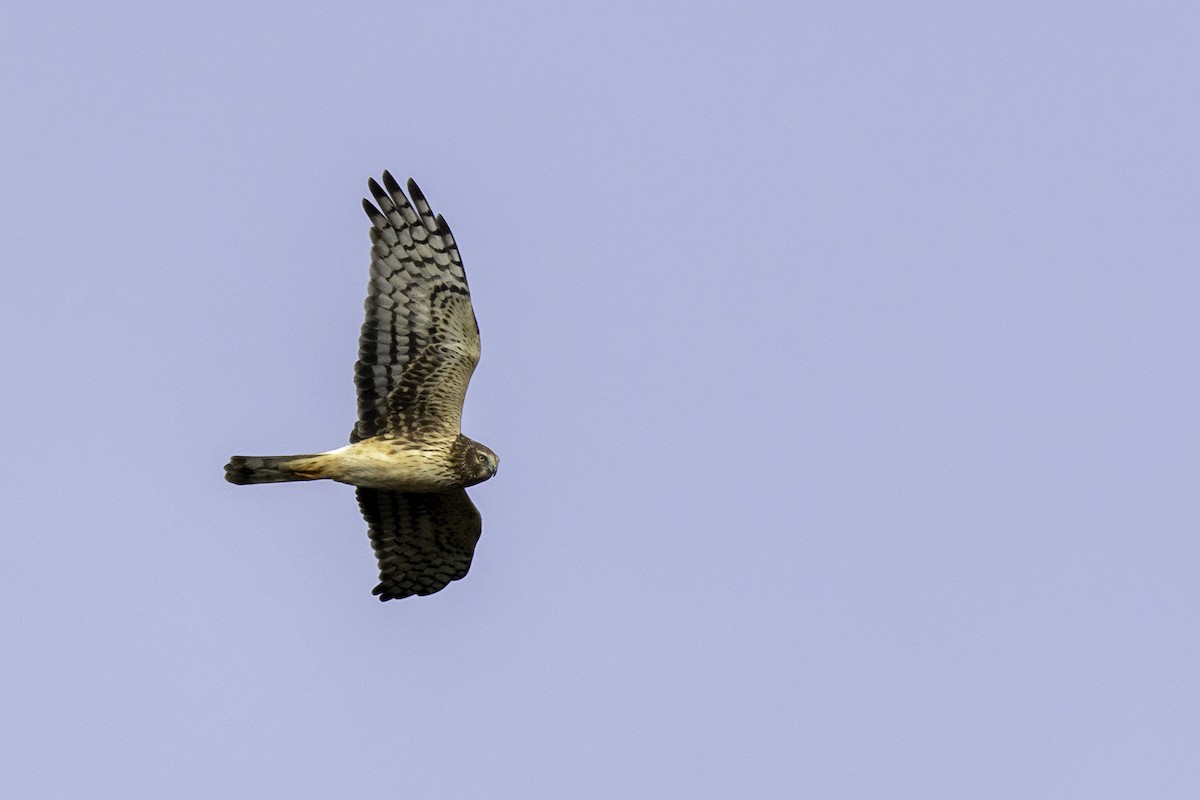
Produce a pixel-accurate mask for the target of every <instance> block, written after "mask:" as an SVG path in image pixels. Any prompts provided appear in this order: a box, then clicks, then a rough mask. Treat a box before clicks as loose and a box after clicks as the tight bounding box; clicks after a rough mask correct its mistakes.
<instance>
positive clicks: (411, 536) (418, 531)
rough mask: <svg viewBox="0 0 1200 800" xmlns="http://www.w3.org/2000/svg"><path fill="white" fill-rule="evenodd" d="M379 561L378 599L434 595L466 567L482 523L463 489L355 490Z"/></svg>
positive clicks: (464, 572) (376, 589)
mask: <svg viewBox="0 0 1200 800" xmlns="http://www.w3.org/2000/svg"><path fill="white" fill-rule="evenodd" d="M358 507H359V508H360V509H362V514H363V517H365V518H366V520H367V525H368V526H369V528H370V535H371V546H372V547H374V548H375V557H376V558H377V559H378V560H379V585H378V586H376V587H375V591H374V593H375V594H377V595H379V599H380V600H395V599H399V598H402V597H409V596H411V595H414V594H421V595H425V594H433V593H434V592H436V591H438V590H440V589H443V588H445V586H446V584H448V583H450V581H456V580H458V579H459V578H461V577H463V576H464V575H466V574H467V570H468V569H470V568H471V557H472V556H473V555H474V554H475V543H476V542H478V541H479V535H480V533H481V532H482V531H483V521H482V518H481V517H480V516H479V511H478V510H476V508H475V504H474V503H472V502H471V498H469V497H467V493H466V492H465V491H463V490H461V489H460V490H458V491H456V492H447V493H445V494H415V493H408V492H388V491H383V490H380V489H363V488H359V489H358Z"/></svg>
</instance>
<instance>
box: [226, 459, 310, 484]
mask: <svg viewBox="0 0 1200 800" xmlns="http://www.w3.org/2000/svg"><path fill="white" fill-rule="evenodd" d="M324 477H325V475H324V474H323V471H322V469H321V456H320V455H319V454H314V453H310V454H308V455H302V456H233V457H232V458H230V459H229V463H228V464H226V465H225V480H227V481H229V482H230V483H236V484H239V485H242V484H247V483H286V482H288V481H315V480H317V479H318V478H324Z"/></svg>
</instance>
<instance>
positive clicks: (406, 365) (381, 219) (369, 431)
mask: <svg viewBox="0 0 1200 800" xmlns="http://www.w3.org/2000/svg"><path fill="white" fill-rule="evenodd" d="M368 186H369V187H370V189H371V194H372V196H373V197H374V198H375V203H374V204H372V203H371V202H370V201H369V200H366V199H364V200H363V208H364V209H365V210H366V212H367V216H368V217H369V218H370V220H371V245H372V246H371V280H370V283H369V285H368V287H367V299H366V302H365V304H364V305H365V307H366V312H367V314H366V321H365V322H364V323H363V326H362V334H361V337H360V339H359V348H358V363H357V364H355V369H354V381H355V384H356V386H357V388H358V422H357V424H356V425H355V426H354V430H353V431H351V433H350V444H349V445H347V446H345V447H339V448H337V449H336V450H330V451H328V452H325V453H312V454H306V455H293V456H233V457H232V458H231V459H230V461H229V463H228V464H226V465H225V479H226V480H228V481H229V482H230V483H237V484H247V483H282V482H285V481H311V480H320V479H322V478H328V479H329V480H334V481H338V482H340V483H348V484H350V485H352V486H355V487H357V493H358V505H359V508H360V509H361V510H362V514H363V516H364V517H365V518H366V521H367V526H368V529H369V534H370V537H371V544H372V546H373V547H374V548H375V556H376V558H377V559H378V561H379V585H378V586H377V587H375V594H376V595H378V596H379V599H380V600H393V599H398V598H402V597H409V596H411V595H414V594H416V595H426V594H433V593H434V592H436V591H438V590H440V589H442V588H444V587H445V586H446V585H447V584H448V583H450V581H454V580H458V579H459V578H462V577H463V576H464V575H466V574H467V570H468V569H469V568H470V566H471V557H472V555H473V554H474V552H475V543H476V542H477V541H478V540H479V534H480V532H481V531H482V522H481V518H480V516H479V512H478V511H477V510H476V508H475V505H474V504H473V503H472V502H471V499H470V498H469V497H467V493H466V491H464V489H465V487H467V486H473V485H475V484H477V483H481V482H482V481H486V480H487V479H488V478H490V477H492V476H493V475H495V474H496V468H497V466H498V464H499V459H497V458H496V454H495V453H493V452H492V451H491V450H489V449H488V448H487V447H484V446H483V445H482V444H480V443H478V442H475V441H472V440H471V439H468V438H467V437H466V436H463V435H462V432H461V430H460V423H461V419H462V407H463V399H464V398H465V396H466V393H467V383H468V382H469V381H470V380H471V373H473V372H474V371H475V365H476V363H478V361H479V326H478V324H477V323H476V321H475V312H474V311H473V310H472V308H471V294H470V291H469V290H468V289H467V276H466V273H465V272H464V271H463V265H462V259H461V257H460V256H459V253H458V247H457V246H456V245H455V243H454V236H453V235H452V234H451V233H450V228H449V227H448V226H447V225H446V220H444V219H443V218H442V216H441V215H440V214H438V215H436V216H435V215H434V214H433V212H432V210H431V209H430V208H429V203H428V202H427V201H426V200H425V196H424V195H423V194H422V193H421V190H420V189H419V188H417V184H416V183H415V182H413V181H412V180H411V179H410V180H409V181H408V197H406V196H405V194H404V191H403V189H401V188H400V184H398V183H397V182H396V180H395V179H394V178H393V177H392V176H391V175H390V174H389V173H387V172H384V173H383V185H382V186H381V185H380V184H379V183H377V182H376V181H375V179H374V178H372V179H371V180H370V181H368ZM409 197H411V198H412V202H409Z"/></svg>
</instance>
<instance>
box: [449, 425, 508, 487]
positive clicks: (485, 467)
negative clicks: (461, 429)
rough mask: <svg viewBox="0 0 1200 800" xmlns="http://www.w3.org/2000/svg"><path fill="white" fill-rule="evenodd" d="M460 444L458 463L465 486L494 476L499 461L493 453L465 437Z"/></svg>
mask: <svg viewBox="0 0 1200 800" xmlns="http://www.w3.org/2000/svg"><path fill="white" fill-rule="evenodd" d="M461 442H462V445H463V446H462V448H461V450H460V455H459V459H460V460H459V462H458V463H459V468H460V469H461V470H462V475H463V476H464V478H466V481H465V483H464V485H465V486H474V485H475V484H477V483H483V482H484V481H486V480H487V479H488V478H490V477H492V476H493V475H495V474H496V469H497V468H498V467H499V466H500V459H499V458H498V457H497V456H496V454H495V453H493V452H492V451H491V450H489V449H488V448H487V447H485V446H484V445H481V444H480V443H479V442H476V441H472V440H471V439H468V438H467V437H465V436H463V437H462V440H461Z"/></svg>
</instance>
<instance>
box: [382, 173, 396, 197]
mask: <svg viewBox="0 0 1200 800" xmlns="http://www.w3.org/2000/svg"><path fill="white" fill-rule="evenodd" d="M383 185H384V186H385V187H387V190H388V191H389V192H398V191H400V184H399V183H397V182H396V179H395V178H393V177H392V173H390V172H388V171H387V170H386V169H385V170H384V171H383Z"/></svg>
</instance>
